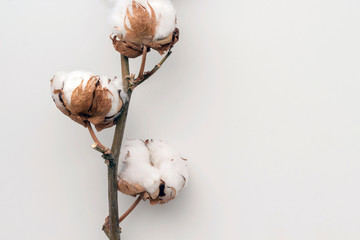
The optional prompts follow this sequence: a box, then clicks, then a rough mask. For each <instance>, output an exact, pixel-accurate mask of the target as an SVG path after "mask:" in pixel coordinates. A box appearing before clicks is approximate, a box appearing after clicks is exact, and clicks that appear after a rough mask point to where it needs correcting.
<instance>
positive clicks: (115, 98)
mask: <svg viewBox="0 0 360 240" xmlns="http://www.w3.org/2000/svg"><path fill="white" fill-rule="evenodd" d="M50 89H51V94H52V98H53V99H54V102H55V104H56V106H57V107H58V108H59V109H60V110H61V111H62V112H63V113H64V114H65V115H67V116H69V117H70V118H71V119H72V120H74V121H76V122H77V123H79V124H81V125H83V126H86V122H87V121H88V122H91V123H93V124H94V125H95V128H96V129H97V130H98V131H101V130H102V129H104V128H108V127H111V126H113V125H114V123H115V119H116V117H117V116H118V115H119V114H120V112H121V110H122V107H123V105H124V103H125V101H127V95H126V92H125V91H124V90H123V87H122V84H121V83H120V82H119V80H118V79H116V78H115V79H114V80H111V79H109V78H108V77H106V76H103V77H99V76H97V75H94V74H92V73H90V72H85V71H73V72H70V73H66V72H58V73H56V74H55V76H54V78H53V79H52V80H51V86H50Z"/></svg>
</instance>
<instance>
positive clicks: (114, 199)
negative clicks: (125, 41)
mask: <svg viewBox="0 0 360 240" xmlns="http://www.w3.org/2000/svg"><path fill="white" fill-rule="evenodd" d="M143 54H144V55H143V58H142V63H141V68H140V72H139V76H138V78H137V79H136V80H135V81H134V80H132V79H134V77H130V70H129V59H128V58H127V57H125V56H123V55H121V73H122V80H123V87H124V90H125V91H127V94H128V101H127V102H126V103H125V104H124V106H123V110H122V112H121V114H120V116H119V117H118V119H117V123H116V128H115V133H114V139H113V143H112V147H111V151H108V149H107V148H106V147H104V146H102V145H101V143H100V142H99V141H98V140H97V138H96V136H95V138H94V136H93V134H91V135H92V137H93V138H94V140H95V143H94V144H93V145H92V148H93V149H95V150H97V151H99V152H101V153H102V154H103V155H102V157H103V158H104V159H105V163H106V164H107V169H108V197H109V217H108V218H107V220H106V223H105V224H104V225H103V231H104V232H105V234H106V235H107V236H108V238H109V239H110V240H120V232H121V230H120V227H119V220H121V221H122V220H123V219H124V218H125V217H126V216H127V215H128V214H130V212H131V211H132V210H133V209H134V208H135V207H136V206H137V204H138V203H139V202H140V198H138V199H137V200H136V201H135V203H134V204H133V205H132V206H131V207H130V209H129V210H128V211H126V212H125V213H124V215H123V216H122V217H120V219H119V210H118V188H117V183H118V165H119V156H120V149H121V145H122V140H123V137H124V131H125V125H126V119H127V114H128V110H129V104H130V99H131V94H132V91H133V90H134V88H135V87H136V86H138V85H139V84H140V83H142V82H144V81H145V80H146V79H148V78H149V77H150V76H152V75H153V74H154V73H155V72H156V71H157V70H158V69H159V68H160V67H161V65H162V64H163V63H164V62H165V61H166V59H167V58H168V57H169V56H170V54H171V51H169V52H168V53H167V54H166V56H165V57H164V58H163V59H162V60H161V61H160V62H159V63H158V64H157V65H156V66H155V67H154V68H153V69H152V70H151V71H149V72H144V68H145V61H146V54H147V51H146V50H144V52H143ZM91 130H92V129H91V126H90V127H89V131H90V133H92V132H91Z"/></svg>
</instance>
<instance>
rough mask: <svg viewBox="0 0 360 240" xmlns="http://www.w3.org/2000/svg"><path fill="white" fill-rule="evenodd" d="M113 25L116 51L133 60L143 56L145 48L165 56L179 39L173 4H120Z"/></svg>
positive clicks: (129, 0) (149, 0) (123, 0)
mask: <svg viewBox="0 0 360 240" xmlns="http://www.w3.org/2000/svg"><path fill="white" fill-rule="evenodd" d="M109 22H110V25H111V27H112V31H113V34H114V36H113V37H112V41H113V45H114V48H115V49H116V50H117V51H118V52H120V53H121V54H123V55H125V56H127V57H130V58H135V57H138V56H140V55H141V54H142V53H143V50H142V49H143V47H146V48H147V49H148V50H150V48H153V49H155V50H156V51H158V52H159V53H160V54H163V53H164V52H165V51H167V50H169V49H170V48H171V47H172V46H173V45H174V44H175V43H176V42H177V41H178V39H179V29H177V28H176V11H175V8H174V6H173V3H172V2H171V1H170V0H136V1H135V0H118V1H117V2H116V4H115V5H114V7H113V9H112V13H111V15H110V20H109Z"/></svg>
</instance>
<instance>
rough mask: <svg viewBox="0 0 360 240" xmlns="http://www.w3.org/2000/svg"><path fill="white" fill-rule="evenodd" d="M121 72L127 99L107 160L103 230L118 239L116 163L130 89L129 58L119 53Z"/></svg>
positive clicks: (127, 108) (111, 238)
mask: <svg viewBox="0 0 360 240" xmlns="http://www.w3.org/2000/svg"><path fill="white" fill-rule="evenodd" d="M121 72H122V79H123V86H124V89H125V90H126V91H127V93H128V99H129V100H128V101H127V102H126V103H125V104H124V109H123V111H122V113H121V115H120V116H119V118H118V119H117V123H116V128H115V133H114V139H113V143H112V147H111V155H112V157H113V158H112V160H111V161H109V164H108V166H107V168H108V197H109V231H108V232H107V231H105V233H106V234H107V235H108V237H109V239H110V240H120V228H119V210H118V190H117V178H118V163H119V155H120V149H121V144H122V140H123V136H124V131H125V124H126V118H127V113H128V110H129V102H130V98H131V91H129V85H128V81H127V79H126V76H128V75H129V72H130V71H129V59H128V58H127V57H125V56H123V55H121Z"/></svg>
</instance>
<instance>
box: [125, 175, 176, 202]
mask: <svg viewBox="0 0 360 240" xmlns="http://www.w3.org/2000/svg"><path fill="white" fill-rule="evenodd" d="M165 188H168V190H170V191H165ZM118 190H119V191H120V192H122V193H124V194H127V195H130V196H133V197H135V196H137V195H139V196H141V198H142V199H143V200H147V199H149V201H150V204H151V205H155V204H164V203H167V202H169V201H170V200H172V199H174V198H175V197H176V190H175V188H173V187H169V186H166V184H165V182H164V181H161V183H160V185H159V188H158V190H157V191H156V192H155V193H152V194H150V193H148V192H147V191H146V190H145V188H144V187H142V186H141V185H139V184H131V183H129V182H127V181H125V180H124V179H122V178H119V179H118ZM165 192H168V193H167V194H166V193H165Z"/></svg>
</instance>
